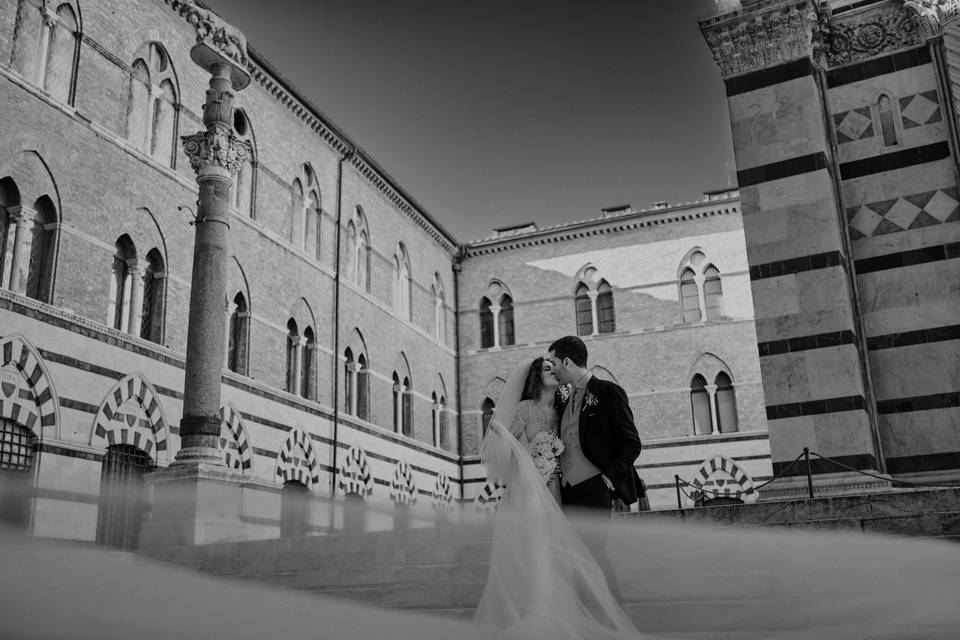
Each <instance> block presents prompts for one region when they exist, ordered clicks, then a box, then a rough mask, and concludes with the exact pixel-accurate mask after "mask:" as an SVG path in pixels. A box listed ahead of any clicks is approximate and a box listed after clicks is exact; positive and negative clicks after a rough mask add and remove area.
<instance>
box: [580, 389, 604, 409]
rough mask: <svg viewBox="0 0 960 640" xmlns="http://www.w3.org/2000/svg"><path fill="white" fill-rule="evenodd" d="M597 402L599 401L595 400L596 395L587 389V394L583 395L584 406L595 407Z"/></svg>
mask: <svg viewBox="0 0 960 640" xmlns="http://www.w3.org/2000/svg"><path fill="white" fill-rule="evenodd" d="M598 402H600V401H599V400H597V396H595V395H593V394H592V393H590V392H589V391H587V394H586V395H585V396H583V404H584V406H586V407H595V406H597V403H598Z"/></svg>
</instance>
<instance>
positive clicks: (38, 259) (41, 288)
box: [26, 196, 57, 302]
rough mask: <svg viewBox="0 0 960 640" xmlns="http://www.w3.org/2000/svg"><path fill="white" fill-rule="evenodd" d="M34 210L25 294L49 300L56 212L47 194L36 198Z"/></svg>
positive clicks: (51, 290) (55, 232)
mask: <svg viewBox="0 0 960 640" xmlns="http://www.w3.org/2000/svg"><path fill="white" fill-rule="evenodd" d="M34 210H35V213H34V216H33V229H32V232H31V234H30V235H31V237H30V265H29V267H28V270H27V289H26V294H27V296H28V297H30V298H33V299H34V300H39V301H41V302H50V300H51V299H52V297H53V265H54V260H55V256H56V238H57V212H56V210H55V209H54V206H53V201H52V200H51V199H50V197H49V196H42V197H41V198H40V199H39V200H37V202H36V204H35V205H34Z"/></svg>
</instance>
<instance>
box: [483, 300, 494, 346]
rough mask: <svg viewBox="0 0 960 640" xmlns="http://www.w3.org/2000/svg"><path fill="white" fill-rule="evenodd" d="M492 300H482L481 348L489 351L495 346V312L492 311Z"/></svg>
mask: <svg viewBox="0 0 960 640" xmlns="http://www.w3.org/2000/svg"><path fill="white" fill-rule="evenodd" d="M490 306H491V305H490V298H487V297H484V298H482V299H481V300H480V348H481V349H489V348H490V347H492V346H493V311H491V309H490Z"/></svg>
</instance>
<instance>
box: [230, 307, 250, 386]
mask: <svg viewBox="0 0 960 640" xmlns="http://www.w3.org/2000/svg"><path fill="white" fill-rule="evenodd" d="M249 332H250V309H249V307H248V306H247V298H246V296H244V295H243V293H242V292H238V293H237V295H235V296H234V297H233V304H232V305H231V307H230V326H229V327H228V334H227V339H228V343H227V368H228V369H230V371H233V372H234V373H239V374H240V375H247V344H249Z"/></svg>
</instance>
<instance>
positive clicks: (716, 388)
mask: <svg viewBox="0 0 960 640" xmlns="http://www.w3.org/2000/svg"><path fill="white" fill-rule="evenodd" d="M690 404H691V407H692V409H693V432H694V434H695V435H710V434H713V435H717V434H720V433H735V432H736V431H739V428H740V427H739V421H738V418H737V400H736V394H735V392H734V387H733V380H732V379H731V377H730V374H728V373H727V372H726V371H719V372H718V373H717V374H716V376H715V377H714V380H713V384H707V379H706V378H705V377H704V376H703V375H702V374H700V373H698V374H696V375H694V376H693V380H692V381H691V383H690Z"/></svg>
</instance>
